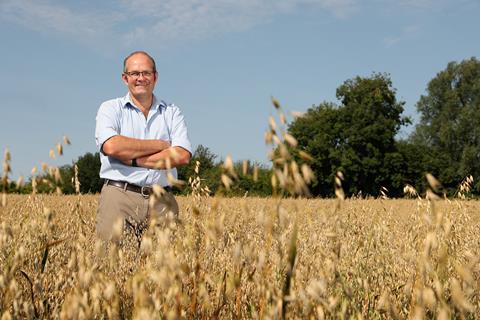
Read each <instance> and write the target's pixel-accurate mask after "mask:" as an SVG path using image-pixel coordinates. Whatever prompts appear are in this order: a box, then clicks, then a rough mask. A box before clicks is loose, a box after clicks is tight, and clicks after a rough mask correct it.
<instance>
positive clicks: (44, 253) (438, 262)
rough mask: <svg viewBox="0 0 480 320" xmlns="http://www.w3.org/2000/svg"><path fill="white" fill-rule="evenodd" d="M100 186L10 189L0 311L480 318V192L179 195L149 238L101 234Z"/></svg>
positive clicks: (22, 314)
mask: <svg viewBox="0 0 480 320" xmlns="http://www.w3.org/2000/svg"><path fill="white" fill-rule="evenodd" d="M97 201H98V196H96V195H77V196H59V195H7V198H6V206H5V207H1V208H0V220H1V227H0V315H1V319H20V318H52V319H56V318H61V319H93V318H113V319H116V318H135V319H155V318H157V319H182V318H183V319H191V318H195V319H215V318H221V319H256V318H259V319H269V318H272V319H277V318H288V319H295V318H298V319H306V318H307V319H308V318H313V319H323V318H327V319H332V318H333V319H337V318H347V319H350V318H353V319H385V318H398V319H406V318H412V319H422V318H438V319H451V318H472V319H473V318H477V317H478V316H479V315H480V305H479V303H480V299H479V271H480V268H479V248H480V236H479V227H478V225H479V222H480V216H479V215H480V203H479V202H478V201H473V200H470V201H468V200H436V201H433V200H432V201H429V200H425V199H419V198H418V199H413V200H412V199H410V200H407V199H405V200H382V199H349V200H344V201H342V200H340V199H278V198H268V199H259V198H221V197H200V196H196V197H193V196H192V197H180V198H179V204H180V207H181V214H180V220H179V221H178V222H175V221H169V220H165V221H162V222H161V223H158V224H157V225H156V226H151V227H150V229H149V230H148V232H147V233H146V234H145V235H144V237H143V240H142V242H141V245H140V248H139V247H138V244H137V242H136V239H135V238H134V237H130V238H127V239H126V241H125V243H124V244H123V245H122V246H120V247H115V246H111V247H105V246H103V245H102V244H101V243H99V242H97V241H96V239H95V214H96V209H97Z"/></svg>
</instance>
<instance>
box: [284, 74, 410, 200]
mask: <svg viewBox="0 0 480 320" xmlns="http://www.w3.org/2000/svg"><path fill="white" fill-rule="evenodd" d="M337 98H338V99H339V100H340V102H341V105H339V106H336V105H334V104H332V103H326V102H324V103H322V104H320V105H319V106H317V107H313V108H311V109H309V110H308V111H307V114H306V115H305V116H303V117H300V118H298V119H296V120H295V121H294V122H293V123H292V124H291V125H290V127H289V132H290V133H291V134H292V135H293V136H295V137H296V138H297V140H298V143H299V147H300V149H303V150H304V151H306V152H308V153H309V154H310V155H312V156H313V158H314V159H313V161H312V163H311V167H312V170H313V171H314V173H315V175H316V177H317V181H316V182H314V184H313V185H312V188H311V189H312V192H313V193H314V194H315V195H322V196H331V195H333V191H334V190H333V179H334V176H335V173H336V172H337V171H342V172H343V173H344V175H345V182H344V189H345V192H346V193H347V194H349V195H352V194H358V193H362V194H364V195H365V194H369V195H378V193H379V190H380V188H381V187H386V188H387V189H388V190H389V191H390V193H391V194H393V195H397V194H400V193H401V190H402V188H403V178H402V176H401V175H400V174H399V171H398V170H399V168H400V167H402V155H401V154H400V153H399V152H398V151H397V149H396V146H395V135H396V134H397V132H398V130H399V129H400V127H401V126H402V125H405V124H407V123H409V119H408V118H405V117H402V116H401V114H402V112H403V105H404V102H399V101H397V99H396V97H395V89H393V88H392V82H391V80H390V78H389V76H388V75H386V74H378V73H374V74H373V75H372V76H371V77H369V78H362V77H356V78H354V79H350V80H347V81H345V82H344V83H343V84H342V85H341V86H340V87H339V88H338V89H337Z"/></svg>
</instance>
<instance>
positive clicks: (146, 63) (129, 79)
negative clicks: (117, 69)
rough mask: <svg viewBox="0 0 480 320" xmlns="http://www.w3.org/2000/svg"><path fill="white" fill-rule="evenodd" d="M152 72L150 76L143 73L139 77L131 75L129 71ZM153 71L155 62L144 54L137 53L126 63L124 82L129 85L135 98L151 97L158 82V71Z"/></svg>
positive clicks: (123, 75)
mask: <svg viewBox="0 0 480 320" xmlns="http://www.w3.org/2000/svg"><path fill="white" fill-rule="evenodd" d="M135 72H150V73H151V75H150V76H145V75H144V74H143V73H141V74H140V75H139V76H138V77H135V76H129V75H128V74H127V73H135ZM152 72H153V64H152V61H150V59H149V58H148V57H147V56H146V55H144V54H141V53H139V54H135V55H133V56H131V57H130V58H129V59H128V60H127V63H126V64H125V73H123V74H122V79H123V82H125V84H126V85H127V87H128V91H129V92H130V94H131V95H133V96H134V97H135V98H137V99H139V98H149V97H151V95H152V93H153V89H154V88H155V83H156V82H157V77H158V75H157V73H152Z"/></svg>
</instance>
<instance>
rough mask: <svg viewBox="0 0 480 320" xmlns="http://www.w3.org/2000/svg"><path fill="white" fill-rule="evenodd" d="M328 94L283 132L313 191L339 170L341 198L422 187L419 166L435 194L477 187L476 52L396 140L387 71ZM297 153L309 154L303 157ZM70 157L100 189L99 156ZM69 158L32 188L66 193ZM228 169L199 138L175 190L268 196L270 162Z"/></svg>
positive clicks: (327, 191)
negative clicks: (231, 176)
mask: <svg viewBox="0 0 480 320" xmlns="http://www.w3.org/2000/svg"><path fill="white" fill-rule="evenodd" d="M336 97H337V99H338V101H339V102H338V103H334V102H328V101H325V102H322V103H320V104H318V105H313V106H312V107H311V108H309V109H308V110H307V112H306V113H305V114H303V115H301V116H299V117H296V118H295V119H294V120H293V121H292V122H291V123H290V124H289V125H288V133H290V134H291V135H292V136H293V137H295V138H296V140H297V142H298V145H297V147H296V148H293V149H292V150H291V153H292V154H293V157H294V158H295V160H296V161H297V162H298V163H299V164H303V163H305V162H308V164H309V165H310V167H311V169H312V170H313V173H314V175H315V179H314V181H313V182H312V184H311V186H310V189H311V193H312V195H314V196H321V197H329V196H333V195H334V187H333V181H334V178H335V175H336V173H337V172H339V171H340V172H342V173H343V176H344V181H343V183H342V186H343V189H344V191H345V194H346V195H347V196H379V195H382V194H388V196H390V197H399V196H402V195H403V192H404V188H405V186H406V185H409V186H411V187H413V188H415V189H416V190H417V191H418V192H419V193H422V192H425V189H426V184H427V182H426V180H425V174H426V173H431V174H432V175H433V176H435V177H437V178H438V180H439V181H440V182H441V183H442V192H444V193H445V194H447V195H449V196H453V195H455V194H456V193H458V192H459V191H460V190H459V188H460V187H459V185H460V184H461V183H462V181H463V186H465V185H467V187H468V188H467V189H469V192H470V193H471V194H472V195H478V194H479V193H480V183H478V182H477V181H476V179H478V177H479V176H480V61H478V60H477V59H476V58H475V57H472V58H470V59H466V60H463V61H461V62H450V63H449V64H448V65H447V67H446V68H445V69H444V70H442V71H440V72H438V73H437V75H436V76H435V77H434V78H433V79H431V80H430V81H429V83H428V84H427V87H426V92H425V94H424V95H422V96H421V97H420V99H419V101H418V102H417V103H416V109H417V111H418V113H419V115H420V121H419V123H418V124H417V125H416V126H415V128H414V130H413V131H412V133H411V134H410V135H409V136H408V137H407V138H403V139H399V138H398V133H399V130H400V129H401V128H402V127H404V126H406V125H409V124H411V122H412V121H411V119H409V118H408V117H405V116H403V115H402V114H403V111H404V105H405V102H404V101H401V100H399V99H398V98H397V95H396V89H395V88H394V87H393V84H392V80H391V78H390V76H389V75H388V74H386V73H373V74H372V75H370V76H368V77H360V76H357V77H354V78H352V79H348V80H346V81H345V82H344V83H343V84H341V85H340V86H339V87H338V88H337V90H336ZM299 152H303V153H304V154H305V153H306V154H309V155H310V156H311V157H309V159H310V160H308V161H307V160H305V157H301V156H300V154H299ZM197 162H198V163H199V164H200V167H199V168H197V171H198V170H199V172H198V173H197V172H196V166H197ZM75 164H76V166H77V168H78V170H77V176H78V180H79V181H80V190H79V191H80V192H81V193H96V192H99V191H100V189H101V187H102V181H101V179H100V178H99V176H98V173H99V171H100V159H99V154H98V153H95V154H92V153H86V154H85V155H83V156H81V157H79V158H78V159H77V161H76V162H75ZM75 164H72V165H65V166H62V167H60V168H59V173H60V176H61V177H60V179H59V178H58V177H57V178H56V179H55V178H54V176H53V175H52V174H51V173H44V174H43V175H40V176H39V177H38V178H37V181H38V185H37V192H52V191H54V190H55V189H56V187H59V188H60V189H61V191H62V192H63V193H65V194H71V193H75V185H74V183H72V181H74V177H75V166H74V165H75ZM234 167H235V168H236V172H238V173H239V174H238V177H237V179H236V181H235V183H234V184H233V185H232V187H231V188H230V189H229V190H226V189H225V188H222V183H221V175H222V172H223V170H224V168H223V166H222V161H220V160H219V159H218V156H217V155H215V154H214V153H213V152H211V150H210V149H209V148H208V147H206V146H204V145H199V146H198V147H197V149H196V150H195V152H194V154H193V157H192V160H191V162H190V164H189V165H187V166H185V167H181V168H179V169H178V175H179V179H181V180H183V181H185V182H186V183H185V185H184V186H183V187H182V188H179V189H178V190H177V191H176V192H177V193H182V194H188V193H190V192H191V191H192V188H194V187H195V185H194V183H192V177H199V179H201V180H200V181H201V184H202V185H203V186H207V187H208V190H209V192H210V193H212V194H217V193H221V194H224V195H227V196H228V195H232V196H245V195H251V196H269V195H272V192H273V190H272V186H271V176H272V170H271V166H269V165H264V164H263V165H262V164H257V163H251V162H248V161H246V162H245V161H244V162H242V161H239V162H236V163H235V164H234ZM467 177H468V181H467V180H466V178H467ZM471 178H473V179H474V180H473V182H472V180H471ZM189 179H190V183H189ZM466 182H468V183H466ZM6 188H7V191H15V192H23V193H29V192H31V191H32V183H31V181H30V183H26V184H25V185H24V186H23V187H22V188H20V189H18V188H17V187H16V186H15V184H13V183H11V184H9V185H7V186H6ZM464 191H465V190H462V192H464ZM467 191H468V190H467Z"/></svg>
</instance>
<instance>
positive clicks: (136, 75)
mask: <svg viewBox="0 0 480 320" xmlns="http://www.w3.org/2000/svg"><path fill="white" fill-rule="evenodd" d="M154 73H155V72H153V71H132V72H124V74H126V75H127V76H129V77H131V78H132V79H138V78H140V76H141V75H142V76H144V77H145V78H150V77H151V76H153V74H154Z"/></svg>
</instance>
